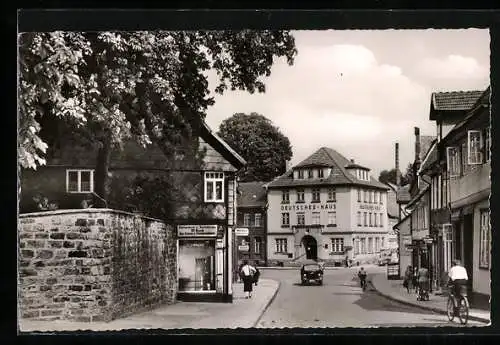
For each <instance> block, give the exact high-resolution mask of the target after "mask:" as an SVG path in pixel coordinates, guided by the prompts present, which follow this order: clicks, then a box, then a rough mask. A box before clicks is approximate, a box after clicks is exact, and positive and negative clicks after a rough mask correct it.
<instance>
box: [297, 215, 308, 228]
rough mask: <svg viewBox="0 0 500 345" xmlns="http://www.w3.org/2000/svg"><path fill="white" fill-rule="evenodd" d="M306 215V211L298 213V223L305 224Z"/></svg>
mask: <svg viewBox="0 0 500 345" xmlns="http://www.w3.org/2000/svg"><path fill="white" fill-rule="evenodd" d="M305 224H306V217H305V215H304V213H297V225H305Z"/></svg>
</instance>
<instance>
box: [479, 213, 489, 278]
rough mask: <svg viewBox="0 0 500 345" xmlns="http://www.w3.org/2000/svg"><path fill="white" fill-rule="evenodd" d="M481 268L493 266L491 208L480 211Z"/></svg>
mask: <svg viewBox="0 0 500 345" xmlns="http://www.w3.org/2000/svg"><path fill="white" fill-rule="evenodd" d="M479 217H480V218H479V222H480V223H479V268H483V269H489V268H490V266H491V224H490V212H489V210H481V211H480V213H479Z"/></svg>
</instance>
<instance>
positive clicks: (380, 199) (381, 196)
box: [378, 192, 384, 205]
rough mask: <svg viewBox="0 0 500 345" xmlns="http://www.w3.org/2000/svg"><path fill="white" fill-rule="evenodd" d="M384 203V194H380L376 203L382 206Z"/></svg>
mask: <svg viewBox="0 0 500 345" xmlns="http://www.w3.org/2000/svg"><path fill="white" fill-rule="evenodd" d="M383 202H384V194H383V193H382V192H380V193H379V195H378V203H379V204H380V205H382V204H383Z"/></svg>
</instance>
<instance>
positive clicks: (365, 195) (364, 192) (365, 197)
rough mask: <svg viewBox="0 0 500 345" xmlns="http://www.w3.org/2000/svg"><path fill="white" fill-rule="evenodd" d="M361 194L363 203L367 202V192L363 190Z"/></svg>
mask: <svg viewBox="0 0 500 345" xmlns="http://www.w3.org/2000/svg"><path fill="white" fill-rule="evenodd" d="M363 194H364V198H363V199H364V202H367V201H368V191H366V190H364V191H363Z"/></svg>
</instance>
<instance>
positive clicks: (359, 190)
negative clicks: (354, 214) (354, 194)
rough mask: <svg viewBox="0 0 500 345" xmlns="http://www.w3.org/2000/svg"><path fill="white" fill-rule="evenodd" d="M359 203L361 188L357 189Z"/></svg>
mask: <svg viewBox="0 0 500 345" xmlns="http://www.w3.org/2000/svg"><path fill="white" fill-rule="evenodd" d="M360 201H361V188H358V202H360Z"/></svg>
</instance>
